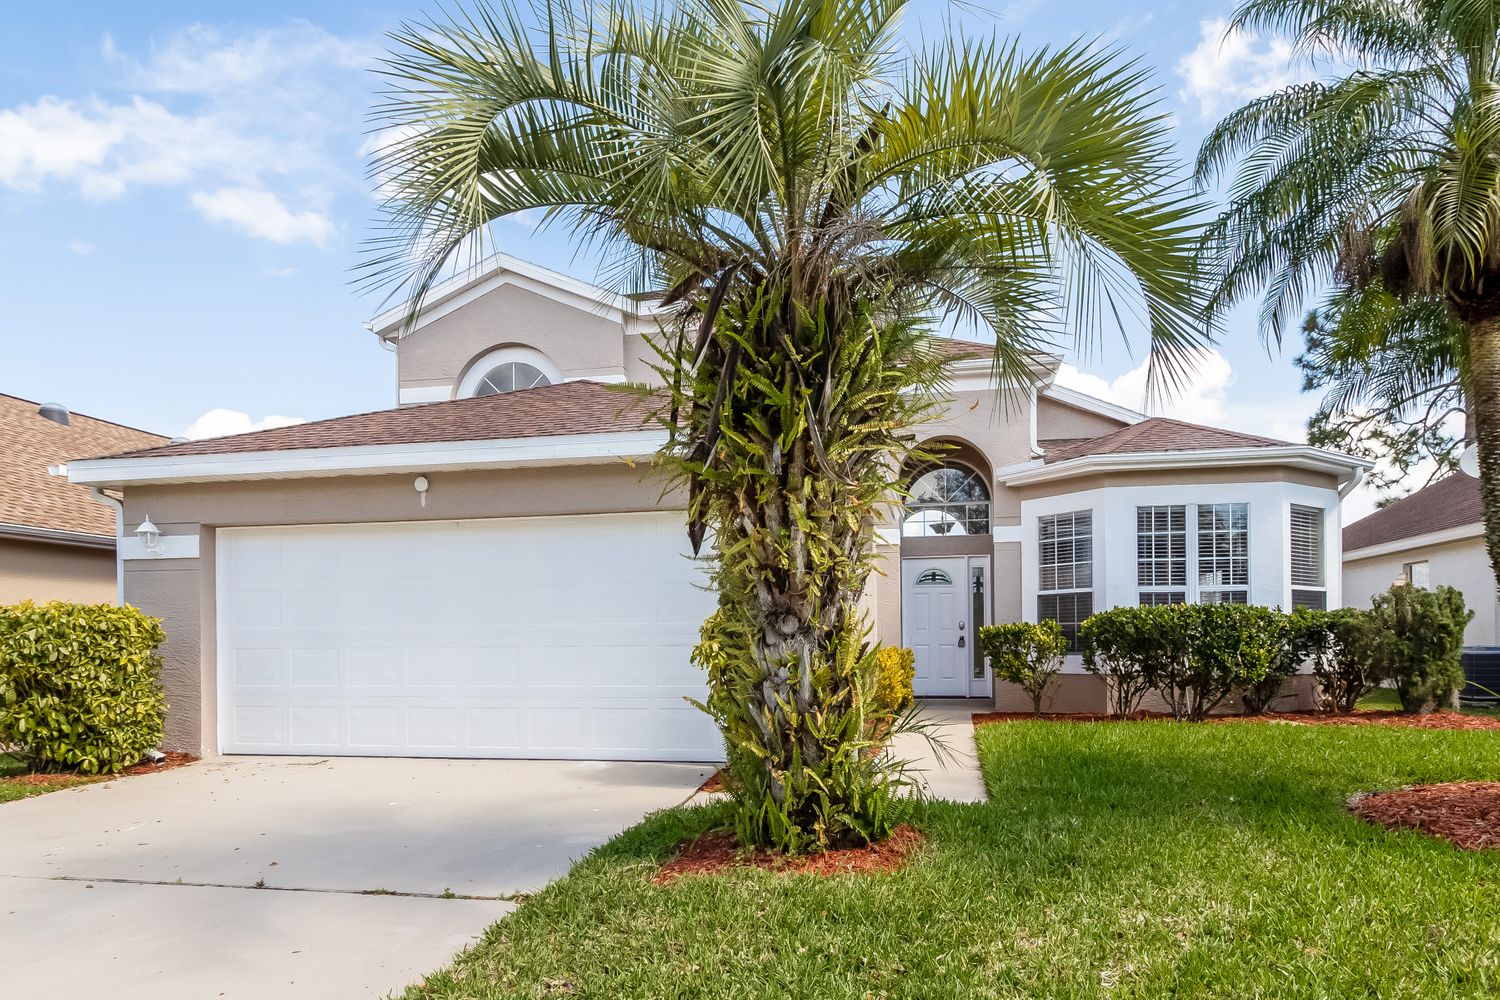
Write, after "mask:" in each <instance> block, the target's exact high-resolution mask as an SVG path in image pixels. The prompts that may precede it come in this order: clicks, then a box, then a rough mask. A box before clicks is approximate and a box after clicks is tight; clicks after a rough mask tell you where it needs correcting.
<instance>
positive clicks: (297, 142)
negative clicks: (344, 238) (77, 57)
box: [0, 22, 377, 245]
mask: <svg viewBox="0 0 1500 1000" xmlns="http://www.w3.org/2000/svg"><path fill="white" fill-rule="evenodd" d="M376 51H377V49H376V47H375V45H374V44H367V43H364V42H353V41H349V40H347V39H342V38H339V37H336V36H334V35H332V34H329V33H328V32H325V31H323V30H322V29H319V28H317V27H315V26H313V25H311V24H307V23H305V22H292V23H290V24H286V25H282V26H279V27H275V28H269V29H262V30H258V31H253V32H248V33H244V34H240V35H236V36H228V35H225V34H224V33H222V32H220V31H218V30H217V29H214V28H211V27H207V26H203V25H195V26H192V27H189V28H186V29H184V30H182V31H179V32H176V33H174V34H172V35H170V36H168V37H167V38H166V39H165V41H163V42H161V43H159V44H153V46H152V48H151V49H150V51H149V52H148V53H147V54H146V55H145V56H144V57H140V58H138V57H136V56H133V55H131V54H128V53H125V52H123V51H121V50H120V49H118V48H117V47H116V45H115V43H114V42H113V40H112V39H110V38H108V37H106V38H105V39H104V41H103V44H102V55H103V58H104V61H105V63H106V64H107V65H108V66H109V67H110V68H111V69H113V70H114V72H115V73H116V75H117V77H118V84H117V86H116V88H115V90H116V91H117V92H116V93H115V94H108V93H106V94H103V95H101V94H89V95H71V96H69V95H46V96H42V97H39V98H37V99H36V100H34V101H32V102H29V103H23V104H17V105H13V106H10V107H0V186H4V187H9V188H12V189H16V190H19V191H23V192H30V193H37V194H44V193H47V192H48V191H50V190H52V189H54V188H57V187H65V188H71V189H73V190H76V191H77V192H78V193H80V194H82V195H83V196H84V197H86V198H90V199H95V200H103V199H113V198H120V197H124V196H126V195H127V194H129V193H130V192H131V191H132V190H133V189H136V188H139V187H143V186H155V187H168V188H175V187H191V190H193V191H195V192H197V194H195V195H194V196H193V198H192V202H193V204H194V205H195V206H197V207H199V208H200V211H203V212H204V214H205V215H206V217H209V218H212V219H215V220H217V221H220V222H223V223H225V224H227V225H230V226H231V227H234V228H236V229H238V230H239V231H240V232H243V233H246V234H247V235H250V236H253V237H257V238H262V239H270V240H273V241H279V242H288V241H304V242H310V243H314V244H318V245H322V244H324V243H326V242H327V240H328V239H329V238H330V237H331V236H332V235H333V234H334V232H335V228H334V227H333V225H332V223H331V222H329V221H328V218H327V215H326V211H327V203H328V202H329V200H330V198H331V197H332V192H334V191H337V190H359V191H361V192H362V191H363V190H364V189H365V187H366V185H365V182H364V181H363V179H362V177H361V164H360V162H359V155H358V152H357V150H358V145H359V140H360V132H361V125H362V119H363V111H364V108H365V105H366V103H367V101H368V88H369V82H368V79H367V77H366V74H364V73H363V72H362V71H361V70H362V69H363V68H364V67H366V66H368V65H370V64H371V62H372V60H373V55H374V53H375V52H376ZM236 189H242V190H244V191H255V192H260V193H262V194H263V195H265V197H267V198H275V199H276V204H275V205H274V206H271V211H272V213H273V217H272V218H271V219H270V220H269V221H266V222H264V223H262V224H256V225H251V224H248V223H246V222H245V221H244V220H243V218H242V215H241V213H240V212H239V211H237V210H236V209H235V208H234V207H233V206H229V205H227V204H226V199H227V196H223V192H224V191H227V190H236ZM203 192H211V194H208V195H206V196H205V197H208V198H209V199H210V206H211V208H212V210H210V209H206V208H204V207H203V206H202V205H199V201H201V197H200V196H203V195H202V193H203ZM243 200H244V199H243V198H242V199H241V201H243ZM262 203H263V204H266V205H269V202H265V201H264V200H263V202H262ZM287 204H295V205H298V206H299V210H298V211H295V212H294V211H292V210H290V209H287V208H286V205H287ZM278 209H279V211H278Z"/></svg>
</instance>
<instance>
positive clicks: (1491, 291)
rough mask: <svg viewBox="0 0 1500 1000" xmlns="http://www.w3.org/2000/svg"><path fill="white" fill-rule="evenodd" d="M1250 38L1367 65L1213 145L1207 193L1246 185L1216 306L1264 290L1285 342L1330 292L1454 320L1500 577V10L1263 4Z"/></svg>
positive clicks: (1263, 105) (1217, 229) (1220, 229)
mask: <svg viewBox="0 0 1500 1000" xmlns="http://www.w3.org/2000/svg"><path fill="white" fill-rule="evenodd" d="M1239 29H1246V30H1252V31H1256V30H1263V31H1268V32H1273V33H1278V34H1284V35H1288V36H1290V37H1291V38H1292V39H1293V41H1294V49H1295V51H1296V52H1298V53H1299V54H1300V55H1301V56H1302V57H1303V58H1306V59H1308V60H1311V61H1313V62H1317V61H1318V60H1319V59H1322V58H1329V59H1332V60H1335V61H1337V62H1339V63H1342V64H1348V65H1352V66H1356V67H1357V68H1356V69H1354V70H1353V71H1352V72H1349V73H1348V74H1347V75H1344V76H1341V77H1334V78H1330V79H1328V80H1325V81H1322V82H1316V83H1305V84H1298V85H1295V86H1291V87H1287V88H1285V89H1283V90H1280V91H1278V92H1276V93H1274V94H1271V95H1270V96H1267V97H1263V98H1260V99H1258V100H1255V101H1252V102H1250V103H1249V104H1247V105H1246V106H1244V107H1243V108H1240V109H1239V110H1238V111H1235V112H1234V113H1232V114H1230V115H1229V116H1228V117H1226V118H1225V119H1224V120H1223V121H1222V122H1220V123H1219V124H1218V126H1217V127H1216V128H1215V129H1214V130H1213V131H1212V132H1211V133H1210V134H1209V136H1208V138H1207V139H1206V140H1204V143H1203V146H1202V149H1201V150H1200V152H1199V156H1198V168H1197V173H1198V178H1199V181H1200V182H1201V183H1209V182H1212V181H1214V180H1216V179H1220V178H1224V177H1226V176H1227V178H1228V180H1229V182H1230V184H1229V192H1230V204H1229V206H1228V208H1227V209H1226V210H1225V211H1224V212H1223V214H1222V215H1221V216H1220V217H1219V218H1218V220H1217V221H1216V223H1215V224H1214V225H1212V226H1211V227H1210V229H1209V232H1208V240H1209V245H1210V246H1211V247H1212V249H1213V251H1214V252H1215V253H1216V254H1217V257H1218V262H1219V266H1220V268H1221V272H1220V278H1221V280H1220V282H1219V285H1218V288H1217V290H1216V292H1215V296H1214V300H1213V305H1214V307H1215V308H1219V309H1222V308H1226V307H1228V306H1229V305H1231V304H1233V303H1234V302H1236V301H1237V300H1240V299H1243V298H1246V297H1248V296H1250V295H1251V294H1260V293H1261V290H1262V289H1264V295H1263V297H1262V303H1261V312H1260V317H1261V324H1262V329H1263V332H1264V333H1265V334H1266V335H1268V336H1272V337H1274V338H1276V339H1277V340H1279V339H1280V336H1281V333H1282V331H1283V330H1284V328H1285V326H1286V325H1287V323H1288V322H1289V321H1290V320H1291V319H1292V318H1293V317H1294V316H1296V315H1297V314H1298V313H1299V312H1300V310H1301V307H1302V304H1303V301H1304V299H1305V298H1306V297H1307V296H1308V294H1309V293H1310V292H1311V291H1313V290H1314V289H1316V288H1317V287H1319V286H1321V285H1323V284H1325V283H1327V282H1330V281H1331V282H1333V284H1334V287H1335V291H1334V295H1335V296H1336V297H1337V296H1353V297H1355V298H1356V299H1365V298H1367V299H1368V301H1367V302H1366V303H1365V305H1367V306H1371V307H1373V309H1374V310H1375V311H1372V312H1367V314H1366V315H1367V316H1371V315H1375V314H1376V312H1378V310H1380V309H1385V310H1387V311H1388V312H1390V313H1391V315H1392V318H1393V321H1395V322H1398V323H1409V322H1410V321H1412V320H1414V319H1416V320H1419V321H1420V322H1422V323H1425V324H1426V325H1427V327H1428V329H1429V330H1442V329H1445V328H1448V327H1449V326H1450V324H1451V327H1452V328H1453V329H1454V330H1456V331H1458V332H1457V338H1458V340H1459V342H1457V343H1450V344H1446V345H1443V344H1439V345H1438V348H1439V350H1440V352H1441V353H1442V354H1444V355H1446V357H1447V358H1448V359H1449V360H1451V362H1452V364H1453V365H1455V368H1454V372H1455V374H1456V375H1457V381H1458V383H1459V387H1460V388H1461V390H1462V396H1463V398H1464V401H1465V403H1466V405H1467V409H1468V419H1469V428H1470V431H1471V433H1472V435H1473V437H1474V440H1475V443H1476V444H1477V445H1478V448H1479V466H1480V490H1481V493H1482V495H1483V497H1484V506H1485V529H1486V530H1485V540H1486V543H1487V546H1488V550H1489V555H1490V562H1491V564H1492V566H1493V567H1494V568H1495V570H1496V573H1497V578H1500V62H1497V56H1500V4H1496V3H1495V2H1494V0H1246V2H1245V3H1243V4H1242V6H1241V7H1240V8H1239V9H1238V11H1236V13H1235V15H1234V17H1233V18H1232V20H1231V29H1230V30H1239ZM1367 293H1368V294H1367ZM1381 296H1384V298H1385V299H1386V300H1389V301H1386V302H1385V303H1384V304H1383V305H1382V299H1381ZM1424 311H1425V313H1426V314H1425V315H1424ZM1434 311H1435V312H1436V314H1437V315H1436V316H1433V315H1431V314H1432V313H1433V312H1434Z"/></svg>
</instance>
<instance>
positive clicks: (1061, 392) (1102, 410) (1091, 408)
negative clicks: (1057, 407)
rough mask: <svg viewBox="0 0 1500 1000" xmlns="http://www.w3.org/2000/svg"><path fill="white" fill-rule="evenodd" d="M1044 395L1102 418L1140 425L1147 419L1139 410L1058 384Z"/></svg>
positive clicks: (1053, 384)
mask: <svg viewBox="0 0 1500 1000" xmlns="http://www.w3.org/2000/svg"><path fill="white" fill-rule="evenodd" d="M1042 395H1043V396H1045V397H1046V398H1048V399H1052V400H1056V401H1057V402H1059V403H1062V404H1064V405H1066V406H1071V407H1073V408H1074V409H1076V410H1086V411H1088V412H1089V413H1097V414H1099V415H1100V416H1103V417H1109V418H1111V419H1113V420H1119V421H1121V422H1123V423H1127V424H1138V423H1140V422H1141V421H1142V420H1145V419H1146V415H1145V414H1144V413H1141V412H1140V411H1138V410H1132V409H1131V408H1130V407H1128V406H1120V405H1119V404H1118V403H1111V402H1109V401H1108V400H1104V399H1098V398H1096V397H1094V396H1090V395H1088V394H1087V393H1083V392H1079V391H1078V390H1077V389H1069V388H1068V387H1067V386H1064V385H1058V384H1057V383H1056V382H1053V383H1051V384H1049V385H1048V386H1047V387H1046V388H1044V389H1043V390H1042Z"/></svg>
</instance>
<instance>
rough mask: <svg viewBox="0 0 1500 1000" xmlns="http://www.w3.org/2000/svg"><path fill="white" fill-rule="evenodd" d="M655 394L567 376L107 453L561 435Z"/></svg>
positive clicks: (602, 426) (619, 422)
mask: <svg viewBox="0 0 1500 1000" xmlns="http://www.w3.org/2000/svg"><path fill="white" fill-rule="evenodd" d="M650 408H651V406H650V403H649V401H648V400H646V399H643V398H641V397H640V396H637V395H633V394H629V393H624V392H620V391H617V390H615V389H612V388H610V387H609V386H606V385H601V384H599V383H598V382H561V383H558V384H557V385H546V386H538V387H537V388H535V389H521V390H519V391H517V392H506V393H500V394H498V395H492V396H475V397H474V398H472V399H454V400H449V401H447V402H442V403H425V404H423V405H421V406H406V407H402V408H400V409H395V410H376V411H375V412H373V413H356V414H354V415H353V416H348V417H334V418H332V419H330V420H318V421H314V422H313V423H308V424H297V425H295V426H292V427H276V428H272V429H271V430H264V431H252V432H250V433H249V434H234V435H231V436H229V437H220V438H206V439H204V440H202V441H186V442H183V443H181V444H170V445H167V446H166V447H163V448H150V449H146V450H144V451H131V452H125V453H123V454H112V455H106V456H102V457H106V458H142V457H151V458H158V457H161V458H165V457H169V456H172V455H234V454H239V453H242V452H258V451H295V450H301V449H304V448H348V447H353V446H357V445H373V444H435V443H438V442H443V441H492V440H499V439H502V438H528V437H547V436H551V435H554V434H604V433H609V432H621V431H639V430H644V429H646V428H647V427H648V426H649V423H648V414H649V411H650Z"/></svg>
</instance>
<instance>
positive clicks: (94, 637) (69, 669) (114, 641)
mask: <svg viewBox="0 0 1500 1000" xmlns="http://www.w3.org/2000/svg"><path fill="white" fill-rule="evenodd" d="M165 638H166V635H165V633H164V632H163V631H162V627H161V622H160V621H158V620H157V619H155V618H150V617H147V616H146V615H144V614H142V613H141V612H140V611H138V610H136V609H135V608H132V607H123V608H117V607H114V606H113V605H108V604H64V603H62V602H53V603H50V604H33V603H31V602H29V601H28V602H26V603H24V604H18V605H15V606H12V607H0V744H8V745H10V746H13V747H15V748H17V749H18V751H19V752H20V754H21V755H22V756H23V757H24V758H26V759H27V761H28V762H29V763H30V764H31V765H32V766H34V767H37V768H40V769H46V770H59V769H73V770H78V771H82V772H83V773H85V774H104V773H114V772H117V771H120V770H121V769H123V768H126V767H129V766H130V765H131V764H135V763H137V762H138V761H139V760H140V759H141V758H142V757H143V756H144V755H145V753H146V751H147V750H150V749H151V748H152V747H154V746H156V745H157V744H158V743H160V742H161V738H162V732H163V720H164V717H165V715H166V708H167V704H166V698H165V696H164V695H163V693H162V689H161V683H160V679H159V675H160V661H159V660H158V658H157V655H156V649H157V647H158V646H160V645H161V643H162V641H163V640H164V639H165Z"/></svg>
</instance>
